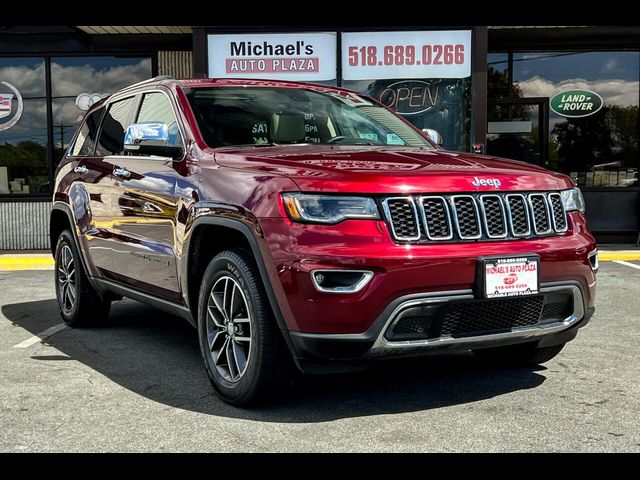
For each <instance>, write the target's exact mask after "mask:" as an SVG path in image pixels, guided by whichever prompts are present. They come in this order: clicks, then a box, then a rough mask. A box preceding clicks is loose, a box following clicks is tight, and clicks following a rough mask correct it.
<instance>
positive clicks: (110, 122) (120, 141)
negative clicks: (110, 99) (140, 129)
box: [96, 97, 135, 157]
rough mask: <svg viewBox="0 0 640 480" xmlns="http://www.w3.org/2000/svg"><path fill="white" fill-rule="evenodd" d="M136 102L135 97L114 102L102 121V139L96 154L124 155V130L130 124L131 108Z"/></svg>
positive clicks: (103, 155)
mask: <svg viewBox="0 0 640 480" xmlns="http://www.w3.org/2000/svg"><path fill="white" fill-rule="evenodd" d="M134 104H135V97H130V98H127V99H125V100H120V101H118V102H114V103H112V104H111V105H110V106H109V111H108V112H107V114H106V115H105V117H104V121H103V122H102V132H101V133H100V141H99V142H98V146H97V148H96V155H97V156H100V157H105V156H107V155H122V154H123V153H124V132H125V130H126V129H127V127H128V126H129V119H130V118H131V110H132V109H133V106H134Z"/></svg>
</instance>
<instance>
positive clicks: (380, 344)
mask: <svg viewBox="0 0 640 480" xmlns="http://www.w3.org/2000/svg"><path fill="white" fill-rule="evenodd" d="M558 291H571V293H572V294H573V313H572V314H571V315H570V316H568V317H567V318H565V319H564V320H562V321H561V322H552V323H545V324H539V325H533V326H529V327H519V328H514V329H512V330H511V331H510V332H502V333H494V334H486V335H476V336H468V337H452V336H443V337H438V338H430V339H420V340H405V341H390V340H387V339H386V338H385V336H384V334H385V333H386V332H387V330H389V329H390V328H391V327H392V326H393V324H394V323H395V322H396V321H397V317H398V314H399V313H400V312H402V311H403V310H405V309H407V308H410V307H414V306H416V305H425V304H432V303H445V302H449V301H452V300H453V301H455V300H473V299H474V296H473V294H469V295H466V294H464V295H460V294H454V295H443V296H440V297H425V298H421V299H416V300H410V301H407V302H404V303H401V304H400V305H398V306H397V307H396V308H395V309H394V311H393V312H392V313H391V315H389V319H388V320H387V321H386V323H385V324H384V327H383V328H382V329H381V330H380V334H379V335H378V337H377V338H376V341H375V343H374V344H373V347H371V350H370V353H371V354H373V355H375V354H376V352H378V353H381V352H382V351H384V350H386V349H402V348H415V347H425V348H426V347H440V346H444V345H454V344H465V343H473V342H482V341H489V340H500V339H508V338H529V337H531V338H535V337H539V336H541V335H547V334H549V333H554V332H559V331H561V330H565V329H566V328H568V327H570V326H571V325H573V324H574V323H576V322H578V321H579V320H581V319H582V318H584V315H585V312H586V308H585V305H584V299H583V297H582V292H581V290H580V288H579V287H578V286H577V285H558V286H552V287H542V288H541V289H540V292H541V293H548V292H558Z"/></svg>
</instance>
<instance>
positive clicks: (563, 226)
mask: <svg viewBox="0 0 640 480" xmlns="http://www.w3.org/2000/svg"><path fill="white" fill-rule="evenodd" d="M549 206H550V207H551V214H552V216H553V228H554V229H555V230H556V231H557V232H565V231H566V230H567V215H566V213H565V211H564V205H562V197H560V194H559V193H550V194H549Z"/></svg>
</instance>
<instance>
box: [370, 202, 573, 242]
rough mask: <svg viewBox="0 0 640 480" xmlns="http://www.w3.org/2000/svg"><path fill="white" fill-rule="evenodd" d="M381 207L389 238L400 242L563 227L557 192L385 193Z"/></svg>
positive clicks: (511, 235) (526, 234)
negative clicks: (391, 194) (418, 194)
mask: <svg viewBox="0 0 640 480" xmlns="http://www.w3.org/2000/svg"><path fill="white" fill-rule="evenodd" d="M382 206H383V210H384V213H385V216H386V219H387V222H388V224H389V227H390V230H391V235H392V237H393V239H394V240H396V241H398V242H403V243H406V242H411V243H424V242H435V241H470V240H497V239H515V238H532V237H538V236H547V235H557V234H560V233H564V232H566V231H567V229H568V222H567V216H566V212H565V211H564V208H563V204H562V198H561V197H560V194H559V193H557V192H533V193H510V194H503V193H491V194H466V195H429V196H422V197H420V196H417V197H412V196H404V197H390V198H385V199H383V200H382Z"/></svg>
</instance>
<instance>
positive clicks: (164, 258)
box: [106, 90, 184, 301]
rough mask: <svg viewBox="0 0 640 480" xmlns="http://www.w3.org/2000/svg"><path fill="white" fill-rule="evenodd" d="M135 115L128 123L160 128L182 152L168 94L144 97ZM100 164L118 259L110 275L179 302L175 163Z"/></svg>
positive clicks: (121, 159)
mask: <svg viewBox="0 0 640 480" xmlns="http://www.w3.org/2000/svg"><path fill="white" fill-rule="evenodd" d="M136 110H137V113H136V114H134V115H133V116H132V120H131V123H141V122H160V123H165V124H167V125H168V127H169V135H170V138H171V142H172V143H175V144H182V145H183V147H184V144H183V140H182V138H183V137H182V134H181V130H180V126H179V124H178V120H177V115H176V113H175V111H174V107H173V104H172V102H171V99H170V96H169V94H168V93H166V92H165V91H161V90H158V91H151V92H145V93H144V94H142V95H141V98H140V99H139V104H138V105H137V108H136ZM125 130H126V128H125ZM106 161H107V162H108V163H109V164H110V168H111V173H112V181H113V185H114V187H115V188H114V193H115V195H114V197H113V202H114V204H113V219H112V222H111V226H110V228H111V235H112V238H114V239H115V240H116V243H117V245H116V246H113V247H111V250H112V252H113V253H112V254H113V255H114V256H117V257H118V259H119V260H118V261H116V262H112V263H111V269H112V270H111V273H112V275H113V274H115V275H116V278H117V279H118V280H120V281H122V282H125V283H128V284H129V285H130V286H133V287H136V288H139V289H142V290H145V291H148V292H150V293H153V294H155V295H158V296H162V297H164V298H167V299H170V300H174V301H181V296H180V293H179V286H178V277H177V266H176V252H175V241H176V240H175V239H176V218H177V209H178V205H179V204H178V201H179V198H178V197H177V196H176V193H175V190H176V188H175V187H176V180H177V177H178V172H177V166H178V165H179V164H180V162H174V161H172V160H171V159H167V158H162V157H152V156H142V155H133V154H128V155H126V156H124V155H113V156H110V157H107V158H106ZM110 254H111V253H110Z"/></svg>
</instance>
